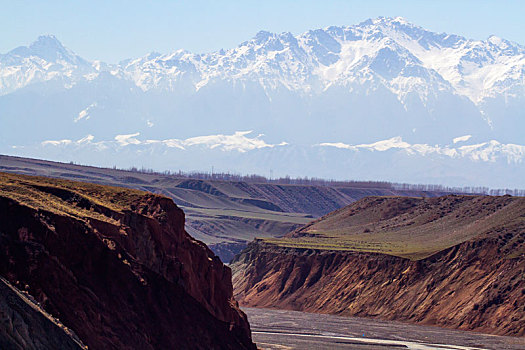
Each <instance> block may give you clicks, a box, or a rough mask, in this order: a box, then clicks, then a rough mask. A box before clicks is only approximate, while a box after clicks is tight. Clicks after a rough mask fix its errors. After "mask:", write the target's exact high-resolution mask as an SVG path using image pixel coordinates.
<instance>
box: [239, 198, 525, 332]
mask: <svg viewBox="0 0 525 350" xmlns="http://www.w3.org/2000/svg"><path fill="white" fill-rule="evenodd" d="M482 199H483V198H482ZM387 200H388V199H387ZM449 200H450V198H445V197H444V198H443V199H441V200H440V201H438V202H442V201H449ZM466 200H470V199H466ZM392 201H397V199H392ZM433 201H435V200H433ZM487 201H496V202H498V201H500V202H509V203H510V204H512V203H514V204H512V206H507V207H505V208H507V209H505V211H502V212H501V213H503V214H504V215H495V214H491V215H493V216H491V220H492V222H493V223H497V222H500V223H499V224H498V225H497V226H494V227H491V228H490V230H489V231H486V232H483V233H481V232H480V234H479V235H478V236H476V237H474V238H470V239H468V240H466V241H464V242H462V243H459V244H455V245H453V246H452V247H449V248H446V249H443V250H441V251H439V252H437V253H435V254H433V255H431V256H427V257H424V258H421V259H412V260H411V259H408V258H403V257H398V256H393V255H389V254H384V253H372V252H363V251H350V250H346V251H345V250H339V251H334V250H332V251H330V250H319V249H306V248H293V247H286V246H278V245H277V244H269V243H265V242H264V241H262V240H256V241H254V242H252V243H251V244H250V245H249V246H248V248H247V249H246V250H244V251H243V252H242V253H241V254H240V255H238V256H237V257H236V258H235V259H234V261H233V262H232V264H231V265H230V266H231V267H232V270H233V271H234V277H233V281H234V290H235V297H236V298H237V300H239V302H240V303H241V305H244V306H250V307H270V308H282V309H291V310H299V311H308V312H321V313H332V314H341V315H352V316H363V317H377V318H381V319H387V320H398V321H406V322H413V323H418V324H427V325H438V326H444V327H451V328H458V329H464V330H475V331H480V332H486V333H493V334H499V335H514V336H525V249H524V248H525V246H524V240H525V222H524V221H523V217H525V211H523V208H524V206H523V205H522V204H523V200H521V199H520V200H519V202H517V201H516V200H512V199H510V198H500V199H498V198H495V199H490V198H489V199H487V200H485V199H483V200H481V199H480V200H478V199H476V198H474V199H472V202H468V203H484V205H485V207H488V205H487ZM368 202H370V200H365V201H364V202H361V203H359V202H358V203H356V205H355V206H354V207H353V208H352V210H355V211H354V213H355V214H356V215H360V214H359V213H361V212H360V211H359V209H358V208H359V206H362V207H368V204H369V203H368ZM367 203H368V204H367ZM363 204H367V205H363ZM427 204H428V203H427ZM469 205H470V204H469ZM392 207H393V206H389V208H392ZM429 208H431V206H429ZM462 208H463V207H462ZM502 208H503V207H502ZM463 209H465V208H463ZM481 209H482V208H480V210H481ZM511 209H512V211H511ZM465 210H466V209H465ZM471 210H472V212H473V215H479V211H476V210H474V208H471ZM348 213H350V211H348V212H346V214H345V213H344V212H341V211H340V212H338V213H335V214H334V215H339V216H340V217H343V218H344V220H349V218H350V217H351V215H348ZM498 213H499V212H498ZM512 213H513V214H512ZM379 214H381V215H383V216H385V215H384V212H383V213H379ZM391 214H392V215H390V214H389V215H386V217H388V220H390V219H392V218H394V217H396V215H394V214H393V213H391ZM420 214H421V213H420ZM511 214H512V215H511ZM352 215H354V214H352ZM421 215H422V214H421ZM452 217H456V214H453V215H452ZM357 218H358V219H360V218H362V217H361V216H358V217H357ZM325 220H326V218H325ZM479 220H481V219H477V220H476V221H473V222H471V223H469V225H468V226H469V227H471V226H473V225H476V224H477V223H478V222H479ZM423 221H424V222H428V220H426V219H425V220H423ZM320 222H323V219H321V220H319V221H318V223H320ZM359 222H360V223H361V224H363V225H365V223H364V222H363V221H359ZM381 222H382V225H384V226H383V227H386V224H384V222H383V221H381ZM331 224H334V225H335V223H334V222H332V223H331ZM425 225H426V224H425ZM437 225H439V226H440V227H441V226H442V223H441V222H438V223H437ZM365 226H366V225H365ZM377 226H381V225H379V224H378V225H377ZM309 227H310V228H311V227H312V226H309ZM317 227H321V226H320V225H318V224H317ZM389 227H393V226H389ZM422 227H423V226H422ZM425 227H427V226H425ZM451 227H452V229H456V227H455V226H451ZM395 229H396V230H400V228H399V226H396V228H395ZM361 230H362V229H361ZM306 231H308V230H307V229H305V230H302V231H301V230H299V231H297V232H295V233H293V234H291V235H290V237H289V238H288V239H289V240H288V241H286V242H289V241H290V240H293V236H294V235H295V236H300V235H301V232H306ZM308 232H314V231H308ZM361 232H362V231H361ZM429 232H430V231H429ZM435 232H441V231H435ZM430 234H432V233H430ZM450 234H451V233H450ZM405 243H408V242H405Z"/></svg>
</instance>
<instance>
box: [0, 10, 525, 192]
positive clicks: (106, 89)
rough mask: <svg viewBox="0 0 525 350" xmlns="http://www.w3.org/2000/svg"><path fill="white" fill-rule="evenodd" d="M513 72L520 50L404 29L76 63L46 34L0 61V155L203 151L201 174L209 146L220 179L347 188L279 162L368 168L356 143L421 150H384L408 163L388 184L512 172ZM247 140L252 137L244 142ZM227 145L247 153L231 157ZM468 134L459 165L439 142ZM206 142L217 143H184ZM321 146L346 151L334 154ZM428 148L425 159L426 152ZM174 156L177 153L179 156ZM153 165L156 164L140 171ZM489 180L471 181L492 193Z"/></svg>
mask: <svg viewBox="0 0 525 350" xmlns="http://www.w3.org/2000/svg"><path fill="white" fill-rule="evenodd" d="M524 67H525V48H524V47H523V46H521V45H519V44H516V43H512V42H509V41H506V40H504V39H500V38H497V37H490V38H488V39H487V40H485V41H482V40H471V39H467V38H464V37H461V36H457V35H449V34H437V33H433V32H431V31H428V30H425V29H424V28H422V27H419V26H416V25H413V24H411V23H409V22H407V21H406V20H404V19H402V18H378V19H372V20H367V21H365V22H362V23H360V24H357V25H352V26H340V27H328V28H324V29H318V30H311V31H308V32H306V33H303V34H299V35H293V34H291V33H281V34H274V33H269V32H264V31H261V32H259V33H258V34H257V35H255V37H253V38H252V39H250V40H248V41H246V42H243V43H241V44H240V45H239V46H237V47H236V48H232V49H228V50H219V51H216V52H211V53H204V54H194V53H191V52H188V51H184V50H178V51H175V52H173V53H169V54H159V53H151V54H148V55H146V56H144V57H140V58H136V59H129V60H125V61H122V62H119V63H117V64H106V63H103V62H100V61H94V62H89V61H86V60H84V59H82V58H81V57H79V56H77V55H75V54H74V53H73V52H71V51H70V50H68V49H66V48H65V47H64V46H62V44H61V43H60V42H59V41H58V40H57V39H56V38H55V37H52V36H43V37H40V38H39V39H38V40H37V41H36V42H35V43H33V44H32V45H30V46H28V47H20V48H17V49H14V50H12V51H10V52H8V53H7V54H4V55H0V122H1V124H2V131H4V132H1V131H0V152H2V153H5V154H13V155H20V156H29V157H44V158H48V159H54V160H59V161H69V160H71V159H70V158H68V157H71V154H75V156H76V157H77V156H78V157H80V158H79V159H76V160H79V161H81V162H84V163H92V164H98V165H105V166H108V165H109V166H111V165H115V164H117V165H118V166H124V167H126V166H131V165H139V166H140V165H141V164H142V165H145V166H148V167H154V168H159V166H161V167H162V169H164V168H165V166H164V164H166V161H165V159H167V161H168V162H170V163H174V164H177V168H182V167H181V165H180V164H183V163H184V162H185V161H186V160H187V158H188V159H190V161H191V159H195V158H196V157H197V156H196V151H195V150H191V151H190V148H194V149H197V148H199V151H198V152H200V151H201V149H204V150H203V153H205V157H204V158H203V161H202V162H201V164H202V163H205V165H204V166H209V164H212V163H216V162H215V161H214V159H215V158H216V157H217V155H216V154H211V151H210V149H215V150H219V149H220V150H223V151H224V152H220V153H221V155H220V157H222V156H223V154H224V155H225V154H230V155H229V156H228V157H230V158H232V159H233V161H232V162H228V165H226V167H225V169H223V170H224V171H237V172H239V171H240V172H260V171H261V170H260V169H259V168H262V169H263V170H262V171H263V172H264V173H266V172H267V171H268V169H282V170H281V173H280V175H283V176H284V175H286V174H291V175H295V176H304V175H309V176H328V177H331V178H347V175H345V174H347V173H348V169H335V168H336V167H337V166H336V165H334V164H335V163H330V164H328V168H329V169H332V168H333V169H334V170H333V171H332V172H330V173H327V174H326V173H319V172H314V173H312V172H310V171H307V172H304V171H303V169H302V168H299V167H292V166H290V164H292V163H293V162H286V163H283V162H282V161H280V160H282V159H283V156H281V154H282V153H285V154H290V155H291V156H290V157H292V158H296V156H295V155H296V154H298V155H299V157H300V158H304V159H305V162H302V163H304V164H310V165H312V166H310V168H309V169H311V168H312V167H313V164H317V163H316V162H318V160H319V159H321V160H322V161H323V162H325V160H327V159H328V160H331V159H332V158H335V159H336V161H337V163H345V162H347V161H348V159H352V158H355V157H362V158H366V159H367V160H372V163H374V164H376V163H378V162H380V161H381V160H380V159H379V158H383V156H380V155H379V153H382V152H375V153H374V152H372V153H370V152H367V151H366V150H364V149H362V148H359V147H357V148H356V147H354V146H358V145H369V144H373V143H377V142H383V141H381V140H385V141H389V140H392V139H393V138H400V139H402V140H403V141H404V142H407V143H408V144H410V145H423V146H425V147H423V148H424V149H423V152H419V151H417V152H415V153H416V154H417V157H414V156H413V155H411V154H408V155H407V153H410V152H408V149H407V148H404V149H401V150H400V149H399V148H396V147H394V148H392V150H390V151H388V152H386V153H389V156H390V158H392V157H401V158H403V162H405V163H410V164H412V165H411V167H410V169H412V172H411V173H410V174H409V177H404V175H403V176H402V173H404V172H400V171H397V172H396V173H395V174H394V175H395V176H394V177H391V178H388V180H391V181H402V182H419V181H428V180H427V179H430V180H432V179H433V178H436V176H435V175H434V174H432V175H430V176H427V175H425V176H424V178H422V177H421V176H416V175H417V173H419V172H420V171H419V170H417V169H419V168H423V169H424V168H426V166H422V165H423V163H424V162H426V161H427V160H428V161H431V162H445V163H447V167H448V168H451V169H453V168H454V165H453V164H452V163H454V162H455V160H456V159H457V158H458V157H459V158H466V159H467V160H468V164H471V166H470V165H469V166H470V168H479V167H480V163H482V162H486V161H487V160H488V161H492V160H493V159H502V160H503V163H505V162H507V163H508V160H509V159H510V158H512V159H513V160H512V163H521V162H522V159H523V151H522V148H523V147H522V146H521V145H522V144H523V136H522V135H523V130H525V112H524V111H525V98H524V97H525V80H524V79H525V78H524V77H525V68H524ZM248 130H253V133H254V135H256V134H259V133H260V134H263V135H264V140H263V139H261V138H260V137H255V138H250V140H247V139H246V137H244V135H246V132H247V131H248ZM229 135H232V137H233V138H236V139H239V138H243V137H244V139H242V140H241V141H240V142H241V143H242V142H245V141H246V142H248V143H250V145H249V146H248V148H245V147H244V145H240V146H239V147H237V146H236V144H235V142H237V141H235V140H234V141H231V140H229V139H228V138H229V137H230V136H229ZM467 135H470V136H471V138H470V140H469V144H467V143H464V144H462V146H473V147H474V146H476V147H477V148H480V147H485V148H487V147H488V148H491V149H493V150H494V152H495V153H494V152H492V151H490V152H492V153H494V154H495V155H494V156H490V157H485V158H483V157H479V156H476V155H474V156H470V154H471V153H472V152H470V151H469V150H467V151H466V153H465V152H460V151H458V152H456V153H457V154H460V155H461V154H467V153H468V155H467V156H465V157H463V156H454V157H450V156H449V155H451V154H452V153H454V151H451V152H449V151H448V148H450V147H449V145H450V141H451V140H453V139H455V138H458V137H463V136H467ZM212 136H213V137H215V136H220V137H221V138H222V139H223V140H225V141H224V142H225V143H224V142H223V143H222V145H217V144H212V143H208V144H206V145H205V146H202V147H201V146H198V147H195V146H193V145H196V144H198V142H201V141H202V140H203V139H205V138H207V137H208V139H209V137H212ZM76 140H78V141H76ZM113 140H115V141H113ZM196 140H197V141H198V142H197V143H195V141H196ZM492 140H493V141H494V142H493V141H492ZM46 141H51V142H47V143H46ZM62 141H64V142H62ZM128 141H133V143H130V142H128ZM206 142H207V141H206ZM228 142H233V147H232V146H231V145H230V144H229V143H228ZM188 144H189V145H190V146H191V147H186V145H188ZM320 144H322V145H324V146H323V147H321V149H320V148H319V145H320ZM499 144H501V145H502V146H501V147H500V146H498V145H499ZM286 145H288V146H286ZM327 145H330V146H334V147H336V146H335V145H339V146H343V148H345V147H346V146H349V147H350V148H352V147H354V148H352V150H353V151H352V152H340V151H339V150H327V147H328V146H327ZM480 145H481V146H480ZM494 145H496V146H497V147H496V146H494ZM42 146H46V147H45V148H43V147H42ZM274 146H275V147H274ZM276 146H286V147H276ZM427 146H428V147H427ZM291 147H295V148H294V149H291ZM429 147H431V148H432V149H433V150H434V151H430V152H427V151H426V150H427V149H429ZM476 147H474V148H476ZM182 148H185V149H186V151H187V152H186V153H188V155H182V154H180V153H181V152H180V150H181V149H182ZM260 148H264V150H261V149H260ZM330 148H333V147H330ZM339 148H341V147H339ZM347 148H348V147H347ZM130 149H132V150H130ZM420 149H421V147H420ZM443 149H445V151H444V152H442V151H441V150H443ZM93 150H95V151H96V153H102V155H103V157H102V158H104V159H105V160H107V162H108V163H105V164H100V163H97V162H100V160H101V159H102V158H101V157H98V156H97V157H96V158H95V157H94V156H93V155H92V154H93ZM124 150H125V152H123V151H124ZM236 150H242V152H244V151H246V150H247V151H249V152H251V153H257V154H261V155H262V156H261V157H260V159H259V160H258V161H257V162H255V163H257V164H261V166H260V167H256V168H254V167H253V166H252V165H253V164H251V163H250V162H249V161H248V162H247V161H245V160H242V159H241V158H246V157H243V156H240V155H237V154H236V153H235V152H232V151H236ZM252 151H253V152H252ZM79 152H80V153H82V154H79ZM198 152H197V153H198ZM476 152H477V150H476ZM483 152H485V151H483ZM123 153H124V154H123ZM127 153H129V156H128V155H127ZM190 153H191V155H190ZM276 153H278V155H277V156H275V154H276ZM84 154H87V156H84ZM327 154H328V156H327ZM334 154H335V155H334ZM355 154H358V155H357V156H356V155H355ZM443 154H445V155H443ZM146 155H147V156H146ZM161 155H162V158H163V161H162V162H161V163H159V162H156V161H152V160H151V159H152V158H155V157H160V156H161ZM152 156H153V157H152ZM198 156H199V157H200V158H202V155H201V154H200V153H199V154H198ZM165 157H167V158H165ZM257 157H259V156H257ZM252 158H253V157H252ZM448 158H454V159H455V160H449V159H448ZM122 159H132V160H134V163H129V162H128V163H126V164H122V162H121V160H122ZM515 159H518V160H517V161H514V160H515ZM137 162H138V163H137ZM230 163H231V164H233V167H231V166H230V165H229V164H230ZM159 164H160V165H159ZM216 164H217V163H216ZM202 166H203V165H200V166H199V167H198V168H195V167H194V166H193V165H192V167H191V168H190V167H188V168H184V170H196V169H198V170H202ZM372 167H373V168H378V167H377V166H375V165H372ZM381 167H382V166H381ZM482 167H484V165H483V166H482ZM416 168H417V169H416ZM493 168H495V166H493ZM471 170H472V169H470V170H468V171H467V172H465V171H461V172H456V173H442V174H440V175H439V179H437V181H438V182H441V183H446V184H453V185H465V182H466V181H468V180H463V179H461V180H460V181H455V180H454V179H455V178H458V177H463V174H465V173H471V172H472V171H471ZM505 172H506V173H508V174H510V173H513V172H516V171H515V170H514V169H512V170H508V169H506V170H505ZM518 172H519V170H518ZM359 176H360V175H359ZM509 176H511V177H512V176H514V175H509ZM374 178H376V177H374ZM381 179H385V178H384V177H382V178H381ZM492 180H493V179H492V178H491V179H488V180H483V181H482V183H479V184H480V185H492V183H495V182H497V181H492ZM515 184H516V185H515ZM495 186H502V187H506V186H508V185H506V184H496V185H495ZM512 186H522V185H521V184H520V183H519V182H517V183H516V182H513V183H512Z"/></svg>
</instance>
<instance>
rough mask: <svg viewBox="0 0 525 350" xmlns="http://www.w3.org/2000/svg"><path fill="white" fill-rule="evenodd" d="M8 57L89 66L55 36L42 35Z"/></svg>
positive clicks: (10, 53)
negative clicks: (32, 58)
mask: <svg viewBox="0 0 525 350" xmlns="http://www.w3.org/2000/svg"><path fill="white" fill-rule="evenodd" d="M6 56H11V57H17V58H20V59H25V58H31V57H37V58H40V59H42V60H44V61H46V62H49V63H57V62H63V63H68V64H75V65H78V64H88V63H87V61H85V60H84V59H83V58H81V57H80V56H77V55H76V54H75V53H74V52H73V51H71V50H69V49H68V48H66V47H64V45H62V43H61V42H60V41H59V40H58V39H57V38H56V37H55V36H54V35H41V36H39V37H38V38H37V40H35V41H34V42H33V43H31V44H30V45H29V46H20V47H17V48H16V49H14V50H11V51H10V52H8V53H7V55H6Z"/></svg>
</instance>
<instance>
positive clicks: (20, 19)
mask: <svg viewBox="0 0 525 350" xmlns="http://www.w3.org/2000/svg"><path fill="white" fill-rule="evenodd" d="M0 5H1V7H0V8H1V11H0V33H2V34H1V40H0V53H5V52H7V51H9V50H11V49H13V48H15V47H17V46H20V45H28V44H29V43H31V42H32V41H34V40H35V39H36V37H38V35H41V34H54V35H56V36H57V38H58V39H59V40H60V41H61V42H62V43H63V44H64V45H65V46H67V47H69V48H70V49H72V50H73V51H75V52H76V53H78V54H79V55H81V56H83V57H84V58H87V59H90V60H93V59H101V60H103V61H106V62H118V61H119V60H121V59H125V58H131V57H138V56H142V55H145V54H146V53H148V52H151V51H158V52H161V53H167V52H170V51H174V50H176V49H180V48H183V49H187V50H190V51H193V52H207V51H214V50H218V49H220V48H231V47H234V46H236V45H238V44H239V43H241V42H243V41H246V40H248V39H250V38H251V37H252V36H254V35H255V33H257V32H258V31H259V30H268V31H271V32H283V31H289V32H292V33H294V34H297V33H302V32H304V31H307V30H308V29H316V28H322V27H327V26H330V25H351V24H356V23H359V22H361V21H363V20H366V19H368V18H375V17H378V16H389V17H396V16H402V17H405V18H406V19H407V20H409V21H411V22H413V23H415V24H418V25H421V26H423V27H425V28H427V29H430V30H433V31H436V32H447V33H454V34H459V35H463V36H466V37H469V38H474V39H486V38H487V37H488V36H489V35H491V34H494V35H497V36H501V37H503V38H506V39H509V40H513V41H515V42H518V43H520V44H522V45H525V24H524V22H525V21H524V15H525V0H454V1H452V0H405V1H395V0H346V1H344V0H331V1H330V0H324V1H311V0H297V1H291V0H288V1H287V0H259V1H252V0H238V1H226V0H223V1H211V0H210V1H202V0H192V1H175V0H174V1H168V0H164V1H160V0H159V1H147V0H142V1H135V0H125V1H124V0H104V1H99V0H89V1H88V0H83V1H80V0H69V1H66V0H64V1H53V0H48V1H40V0H35V1H25V0H0Z"/></svg>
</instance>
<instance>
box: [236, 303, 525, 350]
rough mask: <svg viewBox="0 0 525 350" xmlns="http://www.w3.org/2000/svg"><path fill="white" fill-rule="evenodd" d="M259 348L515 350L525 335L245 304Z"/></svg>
mask: <svg viewBox="0 0 525 350" xmlns="http://www.w3.org/2000/svg"><path fill="white" fill-rule="evenodd" d="M243 311H244V312H245V313H246V314H247V315H248V320H249V322H250V325H251V329H252V337H253V339H254V341H255V342H256V343H257V347H258V348H260V349H280V350H283V349H366V350H372V349H381V350H384V349H408V350H430V349H441V350H449V349H454V350H459V349H461V350H466V349H472V350H478V349H497V350H514V349H516V350H517V349H524V348H525V338H515V337H501V336H492V335H486V334H480V333H474V332H465V331H456V330H450V329H443V328H439V327H429V326H417V325H411V324H406V323H400V322H392V321H381V320H371V319H367V318H358V317H342V316H334V315H325V314H313V313H306V312H298V311H288V310H273V309H259V308H243Z"/></svg>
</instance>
